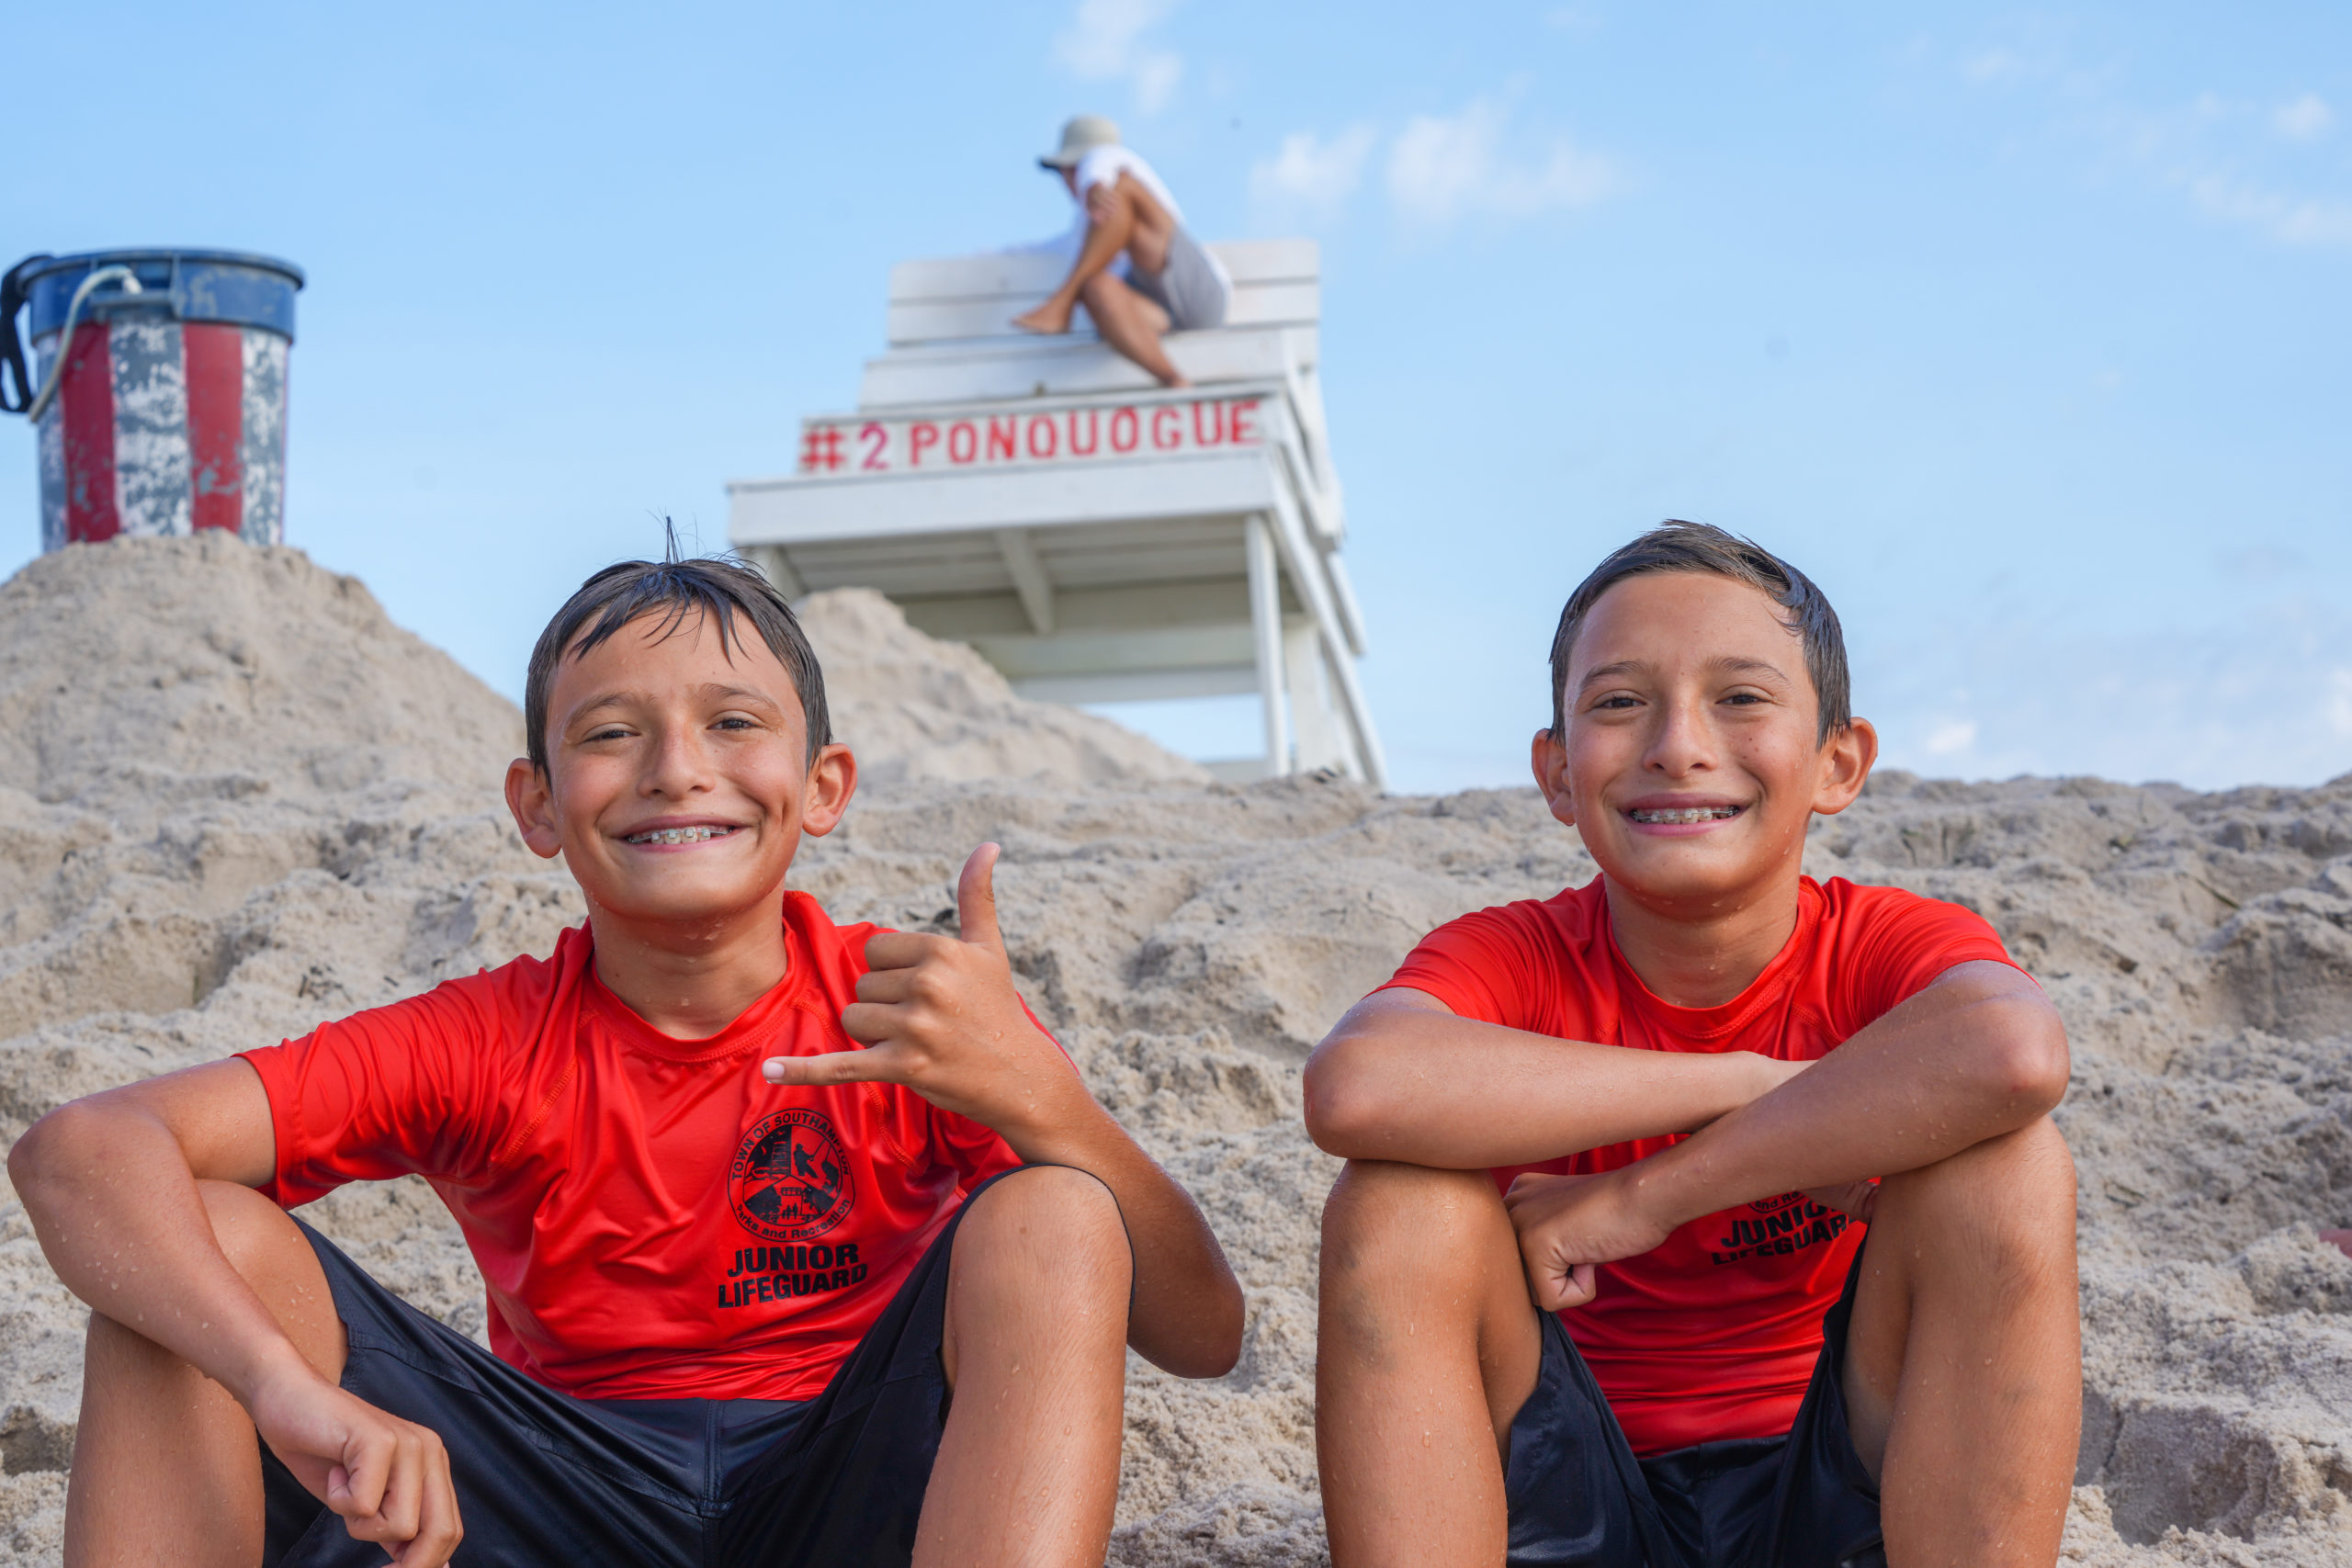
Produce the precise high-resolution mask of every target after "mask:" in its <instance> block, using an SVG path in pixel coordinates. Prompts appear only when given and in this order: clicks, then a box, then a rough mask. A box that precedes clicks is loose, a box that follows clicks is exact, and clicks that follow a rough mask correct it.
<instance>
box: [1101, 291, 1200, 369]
mask: <svg viewBox="0 0 2352 1568" xmlns="http://www.w3.org/2000/svg"><path fill="white" fill-rule="evenodd" d="M1080 298H1082V299H1085V301H1086V313H1087V314H1088V315H1090V316H1092V317H1093V318H1094V330H1095V331H1096V332H1098V333H1101V334H1102V335H1103V342H1104V343H1107V344H1110V345H1111V346H1112V347H1113V348H1114V349H1117V350H1118V351H1119V352H1120V353H1121V354H1124V355H1126V356H1127V357H1128V358H1129V359H1132V360H1134V361H1135V362H1136V364H1137V365H1140V366H1142V367H1144V368H1145V369H1146V370H1148V371H1149V372H1150V373H1151V375H1152V377H1153V378H1155V379H1157V380H1158V381H1159V384H1160V385H1161V386H1163V387H1189V386H1191V385H1192V383H1191V382H1190V381H1188V380H1186V379H1185V378H1184V373H1183V372H1182V371H1181V370H1179V369H1177V368H1176V366H1175V363H1174V362H1173V361H1172V360H1170V358H1169V357H1168V351H1167V349H1166V348H1164V347H1162V346H1161V344H1160V342H1159V340H1160V337H1161V335H1162V334H1164V333H1166V332H1167V331H1168V312H1167V311H1165V310H1161V309H1160V308H1159V303H1158V302H1157V301H1155V300H1151V299H1145V298H1144V297H1143V296H1142V295H1140V294H1138V293H1136V291H1135V290H1134V289H1133V288H1128V287H1127V285H1126V283H1125V280H1124V279H1122V278H1120V277H1119V276H1117V275H1116V274H1114V273H1108V272H1104V273H1098V274H1096V275H1095V276H1093V277H1092V278H1090V279H1089V280H1088V281H1087V285H1086V287H1085V288H1083V289H1081V290H1080Z"/></svg>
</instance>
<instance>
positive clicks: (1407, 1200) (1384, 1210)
mask: <svg viewBox="0 0 2352 1568" xmlns="http://www.w3.org/2000/svg"><path fill="white" fill-rule="evenodd" d="M1509 1234H1510V1215H1509V1214H1508V1213H1506V1212H1505V1211H1504V1209H1503V1203H1502V1197H1501V1195H1500V1194H1499V1193H1498V1192H1497V1191H1496V1190H1495V1184H1494V1180H1493V1179H1492V1178H1490V1177H1489V1176H1488V1175H1487V1173H1486V1172H1485V1171H1483V1170H1433V1169H1430V1168H1428V1167H1426V1166H1419V1165H1400V1164H1397V1163H1396V1162H1395V1161H1391V1160H1363V1159H1351V1160H1350V1161H1349V1162H1348V1163H1347V1165H1346V1167H1345V1168H1342V1169H1341V1170H1340V1179H1339V1180H1338V1181H1336V1182H1334V1183H1332V1186H1331V1195H1330V1196H1329V1198H1327V1199H1326V1200H1324V1203H1323V1246H1324V1248H1325V1250H1326V1253H1327V1254H1328V1253H1329V1252H1330V1251H1331V1250H1332V1249H1334V1248H1337V1249H1339V1250H1340V1251H1341V1252H1343V1253H1348V1254H1354V1253H1360V1252H1361V1253H1370V1254H1374V1255H1381V1254H1385V1253H1387V1252H1389V1251H1391V1250H1393V1249H1394V1248H1397V1247H1410V1248H1411V1249H1412V1250H1413V1252H1414V1254H1415V1256H1416V1257H1417V1258H1420V1259H1421V1260H1422V1261H1423V1262H1430V1261H1434V1260H1437V1259H1442V1258H1445V1257H1448V1256H1455V1257H1459V1256H1461V1255H1463V1253H1464V1250H1465V1249H1467V1248H1469V1247H1475V1246H1476V1244H1477V1243H1478V1242H1480V1241H1482V1240H1489V1239H1493V1238H1495V1237H1497V1236H1507V1235H1509Z"/></svg>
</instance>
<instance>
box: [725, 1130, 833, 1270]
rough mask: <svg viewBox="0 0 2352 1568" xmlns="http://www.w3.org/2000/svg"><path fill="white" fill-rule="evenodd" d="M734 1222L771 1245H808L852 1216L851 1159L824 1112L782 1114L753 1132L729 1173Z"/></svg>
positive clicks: (747, 1134) (744, 1140)
mask: <svg viewBox="0 0 2352 1568" xmlns="http://www.w3.org/2000/svg"><path fill="white" fill-rule="evenodd" d="M727 1197H728V1201H729V1202H731V1203H732V1204H733V1205H734V1207H735V1218H736V1219H737V1220H738V1221H740V1222H741V1224H742V1226H743V1228H744V1229H745V1230H747V1231H750V1232H751V1233H752V1235H757V1236H764V1237H766V1238H767V1239H768V1240H770V1241H807V1240H808V1239H809V1238H810V1237H811V1236H820V1235H824V1234H825V1233H826V1232H827V1231H829V1230H831V1229H832V1228H833V1227H834V1226H835V1225H837V1224H841V1223H842V1220H843V1219H845V1218H846V1217H848V1214H849V1211H850V1207H851V1205H852V1204H854V1203H855V1202H856V1201H857V1194H856V1192H855V1191H854V1190H852V1188H851V1186H850V1179H849V1159H848V1157H847V1156H845V1155H843V1154H842V1141H841V1139H840V1138H839V1137H837V1136H835V1135H834V1133H833V1124H832V1123H831V1122H829V1121H827V1120H826V1119H825V1117H824V1115H823V1113H822V1112H820V1111H806V1110H799V1109H795V1110H791V1111H777V1112H776V1113H775V1115H773V1116H771V1117H769V1118H768V1119H767V1120H766V1121H764V1122H761V1123H760V1124H759V1125H758V1126H756V1127H754V1128H752V1130H751V1131H750V1132H748V1133H746V1134H743V1142H742V1144H741V1146H739V1147H738V1148H737V1149H736V1151H735V1163H734V1164H733V1165H732V1166H730V1167H729V1168H728V1172H727Z"/></svg>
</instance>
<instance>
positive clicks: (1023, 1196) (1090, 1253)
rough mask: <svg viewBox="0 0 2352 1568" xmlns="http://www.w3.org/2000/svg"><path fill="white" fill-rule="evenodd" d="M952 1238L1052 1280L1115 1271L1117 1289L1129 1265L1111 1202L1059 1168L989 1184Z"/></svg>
mask: <svg viewBox="0 0 2352 1568" xmlns="http://www.w3.org/2000/svg"><path fill="white" fill-rule="evenodd" d="M956 1240H957V1243H958V1246H959V1247H961V1246H963V1245H965V1244H966V1243H967V1241H973V1242H978V1243H980V1244H982V1245H983V1246H984V1247H986V1248H987V1249H988V1250H989V1252H991V1253H998V1254H1018V1255H1020V1256H1022V1257H1023V1269H1025V1270H1031V1271H1042V1272H1044V1273H1046V1274H1048V1275H1051V1276H1053V1277H1057V1278H1065V1279H1066V1278H1068V1277H1069V1275H1070V1274H1072V1273H1086V1274H1093V1273H1101V1272H1103V1271H1104V1270H1105V1269H1112V1268H1115V1269H1116V1270H1117V1271H1118V1274H1119V1284H1120V1288H1121V1289H1122V1290H1125V1288H1126V1274H1127V1271H1128V1270H1129V1269H1131V1268H1132V1264H1133V1255H1132V1252H1131V1249H1130V1248H1129V1247H1128V1243H1127V1231H1126V1225H1125V1222H1124V1221H1123V1220H1122V1219H1121V1218H1120V1215H1119V1202H1118V1200H1117V1199H1116V1198H1114V1197H1113V1196H1112V1195H1111V1190H1110V1189H1109V1188H1108V1187H1106V1186H1104V1185H1103V1182H1102V1180H1101V1179H1099V1178H1097V1177H1094V1176H1091V1175H1090V1174H1088V1173H1087V1172H1085V1171H1082V1170H1078V1169H1074V1168H1071V1167H1069V1166H1062V1165H1033V1166H1024V1167H1023V1168H1021V1169H1019V1170H1016V1171H1012V1172H1011V1173H1010V1174H1008V1175H1005V1176H1002V1177H1000V1178H999V1179H997V1180H995V1181H994V1182H991V1183H990V1184H989V1189H988V1190H987V1191H985V1192H982V1193H981V1194H979V1195H978V1197H976V1198H974V1199H973V1200H972V1201H971V1208H970V1211H969V1212H968V1213H967V1214H966V1215H965V1216H964V1223H963V1226H962V1229H961V1231H960V1232H959V1233H958V1235H957V1237H956Z"/></svg>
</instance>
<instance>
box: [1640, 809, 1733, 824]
mask: <svg viewBox="0 0 2352 1568" xmlns="http://www.w3.org/2000/svg"><path fill="white" fill-rule="evenodd" d="M1738 815H1739V807H1736V806H1686V807H1679V808H1677V809H1675V810H1672V811H1636V812H1634V821H1636V822H1719V821H1722V820H1723V819H1724V818H1729V817H1736V816H1738Z"/></svg>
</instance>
